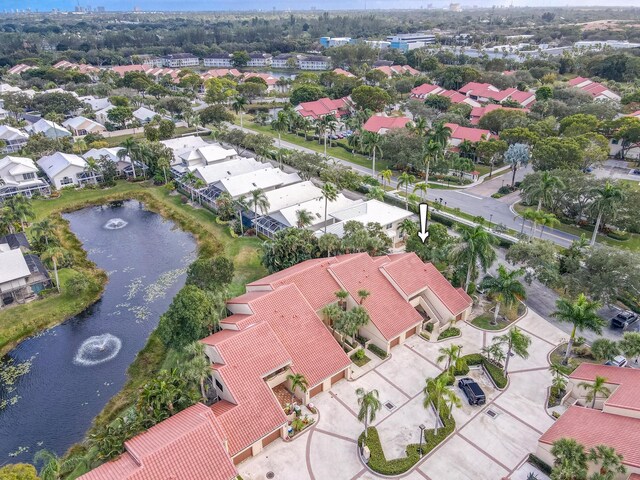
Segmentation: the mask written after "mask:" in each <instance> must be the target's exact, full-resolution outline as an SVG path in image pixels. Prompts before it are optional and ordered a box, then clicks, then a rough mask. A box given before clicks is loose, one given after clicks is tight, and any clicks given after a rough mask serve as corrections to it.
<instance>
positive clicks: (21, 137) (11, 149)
mask: <svg viewBox="0 0 640 480" xmlns="http://www.w3.org/2000/svg"><path fill="white" fill-rule="evenodd" d="M0 140H1V141H3V142H4V147H3V148H2V150H1V151H2V153H15V152H17V151H18V150H21V149H22V147H24V146H25V145H26V144H27V142H28V141H29V135H27V134H26V133H24V132H23V131H21V130H18V129H17V128H13V127H10V126H9V125H0Z"/></svg>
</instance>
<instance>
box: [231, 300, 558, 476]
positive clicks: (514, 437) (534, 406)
mask: <svg viewBox="0 0 640 480" xmlns="http://www.w3.org/2000/svg"><path fill="white" fill-rule="evenodd" d="M517 325H518V327H519V328H521V329H523V330H524V331H525V333H527V334H528V335H529V336H530V337H531V339H532V343H531V348H530V350H529V351H530V356H529V358H528V359H527V360H523V359H520V358H518V357H513V358H512V359H511V362H510V365H509V371H510V376H509V377H510V382H509V385H508V387H507V388H506V389H505V390H504V391H500V390H497V389H495V388H494V387H493V385H492V384H491V382H490V380H489V378H488V377H486V375H484V373H483V371H482V370H481V369H479V368H472V369H471V371H470V372H469V376H470V377H472V378H474V379H475V380H476V381H478V382H479V383H480V385H481V386H482V388H483V390H484V391H485V393H486V395H487V403H486V405H483V406H481V407H477V406H470V405H469V404H468V403H467V401H466V398H465V397H464V395H463V393H462V392H461V391H460V389H459V388H458V387H457V385H455V386H454V387H452V388H453V389H454V391H456V393H457V394H458V395H459V396H460V397H461V399H462V407H461V408H458V409H454V411H453V415H454V417H455V420H456V431H455V432H454V434H453V435H452V436H450V437H449V439H447V441H445V442H444V443H442V444H441V445H440V446H439V447H438V448H436V449H435V450H434V451H432V452H430V453H429V454H428V455H426V456H425V457H424V458H423V459H422V460H421V461H420V462H419V463H418V464H417V465H416V466H415V467H414V468H413V469H412V470H410V471H409V472H407V473H406V474H404V475H403V476H402V478H404V479H408V480H421V479H422V480H424V479H427V480H442V479H444V480H447V479H456V480H458V479H463V480H464V479H469V480H485V479H486V480H500V479H502V478H511V479H513V480H516V479H517V480H520V479H521V478H525V477H526V475H524V473H525V471H527V469H528V468H529V467H528V466H524V467H523V465H522V464H523V461H524V460H525V458H526V457H527V455H528V454H529V453H530V452H533V451H535V448H536V445H537V441H538V438H539V437H540V435H541V434H542V432H544V431H545V430H546V429H547V428H549V427H550V426H551V424H552V423H553V420H552V419H551V417H549V415H547V413H546V410H545V401H546V393H547V387H548V386H549V385H550V383H551V374H550V372H549V371H548V366H549V365H548V362H547V355H548V353H549V352H550V351H551V350H553V348H555V346H556V345H558V344H559V343H561V342H562V341H564V340H565V339H566V334H565V333H564V332H562V331H560V330H559V329H557V328H556V327H554V326H553V325H551V324H549V323H548V322H547V321H545V320H544V319H543V318H541V317H540V316H538V315H537V314H535V313H533V312H531V311H529V312H528V313H527V314H526V315H525V317H524V318H523V319H521V320H520V321H519V322H518V324H517ZM459 327H460V328H461V330H462V337H460V338H455V339H450V340H447V341H445V342H441V343H430V342H427V341H425V340H424V339H422V338H420V337H417V336H414V337H411V338H410V339H408V340H407V341H406V342H405V343H404V344H403V345H400V346H398V347H395V348H394V349H393V350H392V356H391V358H390V359H389V360H387V361H385V362H381V363H379V362H376V365H375V366H374V367H373V368H369V369H367V371H360V372H359V373H360V374H361V375H360V376H359V377H358V378H357V379H355V380H353V381H342V382H339V383H338V384H336V385H335V386H334V387H333V388H332V389H331V391H329V392H323V393H321V394H319V395H317V396H316V397H314V398H313V403H314V404H315V405H316V406H317V407H318V409H319V412H320V419H319V421H318V422H317V424H316V425H315V426H314V427H313V428H312V429H311V430H310V431H309V432H307V433H305V434H304V435H302V436H301V437H300V438H297V439H295V440H294V441H292V442H284V441H282V440H277V441H276V442H274V443H273V444H271V445H269V446H268V447H267V448H266V449H265V450H264V451H263V452H262V453H260V454H259V455H258V456H257V457H254V458H250V459H249V460H247V461H245V462H243V463H242V464H240V466H239V472H240V474H241V475H242V478H244V479H245V480H262V479H266V478H267V477H266V475H267V473H268V472H273V473H274V477H273V478H274V479H277V480H280V479H285V480H289V479H300V480H305V479H310V480H324V479H329V480H351V479H378V478H382V477H380V476H378V475H376V474H374V473H372V472H370V471H369V470H368V469H366V468H365V467H364V466H363V465H362V463H361V462H360V460H359V458H358V455H357V453H356V451H357V450H356V449H357V444H356V440H357V438H358V436H359V435H360V433H362V430H363V425H362V424H361V423H360V422H358V420H357V418H356V415H357V411H358V404H357V396H356V393H355V392H356V390H357V389H358V388H364V389H365V390H371V389H373V388H375V389H377V390H378V392H379V394H380V400H381V401H382V403H383V404H386V403H388V402H390V403H391V404H392V405H389V407H390V408H388V407H387V406H384V405H383V407H382V409H381V410H380V411H379V412H378V414H377V417H376V420H375V421H374V425H375V426H376V427H377V428H378V432H379V434H380V439H381V442H382V445H383V449H384V451H385V455H386V457H387V458H388V459H391V458H397V457H400V456H403V455H404V454H405V452H404V448H405V446H406V445H407V444H408V443H417V442H418V439H419V427H418V426H419V425H420V424H421V423H423V424H425V425H426V426H427V427H428V428H433V426H434V422H435V415H434V413H433V412H432V411H430V410H426V409H425V408H424V407H423V399H424V394H423V388H424V386H425V379H426V378H428V377H434V376H436V375H438V374H439V373H440V372H441V371H442V368H441V367H440V366H438V365H437V364H436V358H437V356H438V349H439V348H441V347H443V346H448V345H451V344H457V345H462V346H463V350H462V353H463V354H469V353H475V352H479V351H480V349H481V348H482V347H483V346H485V345H487V344H489V343H490V342H491V339H492V338H493V337H494V336H496V335H500V334H501V333H503V332H498V333H489V332H482V331H480V330H477V329H476V328H474V327H472V326H470V325H468V324H462V325H459ZM489 410H491V411H492V412H493V413H494V414H495V415H494V416H490V415H489V414H488V411H489ZM523 475H524V477H523ZM541 478H542V477H541Z"/></svg>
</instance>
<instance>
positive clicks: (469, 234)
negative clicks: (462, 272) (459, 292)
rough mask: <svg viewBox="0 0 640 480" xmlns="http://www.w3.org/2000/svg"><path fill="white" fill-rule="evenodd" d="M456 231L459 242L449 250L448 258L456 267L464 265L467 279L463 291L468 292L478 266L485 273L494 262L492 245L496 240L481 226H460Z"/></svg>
mask: <svg viewBox="0 0 640 480" xmlns="http://www.w3.org/2000/svg"><path fill="white" fill-rule="evenodd" d="M457 230H458V232H459V233H460V242H458V243H457V244H456V245H455V246H454V247H453V248H452V249H451V252H450V258H451V260H452V261H453V262H454V264H456V265H466V267H467V278H466V280H465V283H464V289H465V291H467V292H468V291H469V285H470V283H471V277H472V275H473V274H474V273H475V272H476V270H477V268H478V264H479V265H480V267H481V268H482V270H483V271H484V272H486V271H487V269H488V268H489V267H491V265H493V262H495V260H496V252H495V250H494V249H493V245H495V244H496V243H497V240H496V238H495V237H494V236H493V235H491V234H490V233H489V232H487V231H486V230H485V229H484V228H483V227H482V226H481V225H476V226H475V227H467V226H464V225H461V226H459V227H458V228H457Z"/></svg>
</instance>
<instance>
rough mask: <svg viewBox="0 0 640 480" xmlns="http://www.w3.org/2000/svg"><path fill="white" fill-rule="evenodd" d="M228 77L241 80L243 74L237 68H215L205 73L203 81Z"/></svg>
mask: <svg viewBox="0 0 640 480" xmlns="http://www.w3.org/2000/svg"><path fill="white" fill-rule="evenodd" d="M226 76H231V77H235V78H240V77H241V76H242V73H241V72H240V71H239V70H236V69H235V68H214V69H212V70H208V71H206V72H205V73H203V74H202V80H204V81H207V80H209V79H210V78H219V77H226Z"/></svg>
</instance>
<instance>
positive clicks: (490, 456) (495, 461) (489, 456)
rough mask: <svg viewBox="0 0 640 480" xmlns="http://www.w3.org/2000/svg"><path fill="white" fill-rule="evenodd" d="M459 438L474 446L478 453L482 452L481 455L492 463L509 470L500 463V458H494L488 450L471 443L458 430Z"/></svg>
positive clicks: (508, 469) (508, 470)
mask: <svg viewBox="0 0 640 480" xmlns="http://www.w3.org/2000/svg"><path fill="white" fill-rule="evenodd" d="M457 435H458V436H459V437H460V438H461V439H463V440H464V441H465V442H467V443H468V444H469V445H471V446H472V447H473V448H475V449H476V450H478V451H479V452H480V453H482V454H483V455H485V456H486V457H488V458H489V459H490V460H491V461H492V462H493V463H497V464H498V465H500V466H501V467H502V468H504V469H505V470H506V471H507V472H510V471H511V469H510V468H509V467H507V466H506V465H505V464H504V463H502V462H501V461H500V460H498V459H497V458H495V457H494V456H493V455H491V454H490V453H489V452H485V451H484V450H483V449H481V448H480V447H479V446H478V445H476V444H475V443H473V442H472V441H471V440H469V439H468V438H467V437H465V436H464V435H462V434H461V433H460V432H458V434H457Z"/></svg>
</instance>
